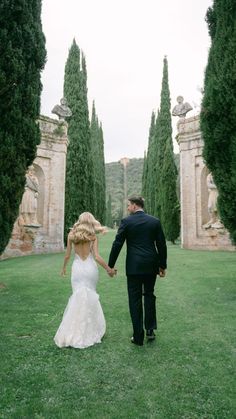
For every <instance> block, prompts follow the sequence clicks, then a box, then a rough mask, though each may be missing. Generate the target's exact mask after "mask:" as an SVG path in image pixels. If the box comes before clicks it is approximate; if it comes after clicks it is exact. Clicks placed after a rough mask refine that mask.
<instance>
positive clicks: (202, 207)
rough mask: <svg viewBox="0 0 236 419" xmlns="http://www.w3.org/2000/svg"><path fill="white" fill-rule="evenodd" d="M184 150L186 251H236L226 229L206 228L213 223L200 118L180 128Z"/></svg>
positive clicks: (182, 189) (181, 122) (179, 138)
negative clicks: (210, 216)
mask: <svg viewBox="0 0 236 419" xmlns="http://www.w3.org/2000/svg"><path fill="white" fill-rule="evenodd" d="M177 128H178V135H177V141H178V144H179V147H180V199H181V244H182V247H183V248H185V249H207V250H235V247H234V246H233V245H232V244H231V241H230V239H229V234H228V232H227V231H226V230H225V229H224V228H219V229H215V228H211V227H210V228H207V229H206V228H205V227H204V226H206V224H207V223H208V221H209V214H208V208H207V204H208V189H207V180H206V178H207V175H208V174H209V170H208V168H207V167H206V165H205V164H204V161H203V158H202V150H203V138H202V135H201V131H200V119H199V115H197V116H194V117H191V118H186V119H185V118H181V119H179V121H178V124H177Z"/></svg>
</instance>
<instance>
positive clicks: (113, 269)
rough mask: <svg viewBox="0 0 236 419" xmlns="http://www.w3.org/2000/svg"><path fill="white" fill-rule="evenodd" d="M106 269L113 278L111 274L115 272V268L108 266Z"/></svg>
mask: <svg viewBox="0 0 236 419" xmlns="http://www.w3.org/2000/svg"><path fill="white" fill-rule="evenodd" d="M106 271H107V273H108V275H109V276H110V277H111V278H113V276H114V275H116V274H117V269H115V268H110V267H109V266H108V268H107V270H106Z"/></svg>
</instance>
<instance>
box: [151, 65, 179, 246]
mask: <svg viewBox="0 0 236 419" xmlns="http://www.w3.org/2000/svg"><path fill="white" fill-rule="evenodd" d="M163 64H164V65H163V78H162V89H161V104H160V113H159V115H158V124H157V127H156V136H158V149H157V161H156V174H157V176H156V192H155V205H156V207H155V212H156V214H155V215H157V216H159V218H160V219H161V222H162V225H163V229H164V231H165V234H166V238H167V240H171V241H172V242H174V241H175V240H176V239H177V237H178V236H179V202H178V197H177V193H176V181H177V170H176V166H175V162H174V153H173V143H172V125H171V111H170V107H171V103H170V90H169V82H168V63H167V58H166V57H165V58H164V63H163Z"/></svg>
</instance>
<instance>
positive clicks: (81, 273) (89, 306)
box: [54, 253, 106, 349]
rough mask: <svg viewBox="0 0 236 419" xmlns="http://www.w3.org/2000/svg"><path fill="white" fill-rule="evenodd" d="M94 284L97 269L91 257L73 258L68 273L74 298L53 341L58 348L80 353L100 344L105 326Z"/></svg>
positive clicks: (69, 302)
mask: <svg viewBox="0 0 236 419" xmlns="http://www.w3.org/2000/svg"><path fill="white" fill-rule="evenodd" d="M97 282H98V267H97V264H96V262H95V260H94V258H93V255H92V254H91V253H90V254H89V256H88V257H87V258H86V259H85V260H83V259H82V258H80V256H79V255H78V254H75V258H74V262H73V264H72V273H71V285H72V290H73V294H72V295H71V297H70V298H69V301H68V304H67V307H66V309H65V312H64V315H63V318H62V322H61V324H60V326H59V328H58V330H57V333H56V335H55V337H54V341H55V343H56V345H57V346H59V348H62V347H65V346H71V347H73V348H81V349H82V348H87V347H88V346H92V345H94V344H95V343H101V339H102V337H103V336H104V334H105V331H106V322H105V318H104V315H103V311H102V307H101V304H100V301H99V295H98V294H97V292H96V284H97Z"/></svg>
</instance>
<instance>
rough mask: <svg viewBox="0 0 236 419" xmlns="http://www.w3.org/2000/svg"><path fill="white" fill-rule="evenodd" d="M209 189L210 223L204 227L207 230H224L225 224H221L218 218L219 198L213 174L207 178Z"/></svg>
mask: <svg viewBox="0 0 236 419" xmlns="http://www.w3.org/2000/svg"><path fill="white" fill-rule="evenodd" d="M206 181H207V188H208V192H209V196H208V206H207V208H208V213H209V216H210V221H208V223H207V224H205V225H204V226H203V227H204V228H205V229H208V228H216V229H219V228H223V227H224V226H223V224H222V223H221V222H220V220H219V217H218V211H217V198H218V191H217V188H216V185H215V182H214V180H213V176H212V174H211V173H209V174H208V176H207V178H206Z"/></svg>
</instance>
